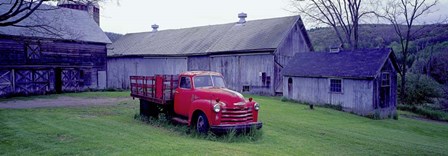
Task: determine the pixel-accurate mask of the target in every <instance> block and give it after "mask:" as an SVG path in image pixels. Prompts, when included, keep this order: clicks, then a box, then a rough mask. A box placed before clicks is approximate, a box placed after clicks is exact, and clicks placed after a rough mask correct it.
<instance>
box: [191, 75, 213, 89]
mask: <svg viewBox="0 0 448 156" xmlns="http://www.w3.org/2000/svg"><path fill="white" fill-rule="evenodd" d="M194 86H195V87H196V88H200V87H211V86H213V84H212V79H211V77H210V76H208V75H207V76H196V77H194Z"/></svg>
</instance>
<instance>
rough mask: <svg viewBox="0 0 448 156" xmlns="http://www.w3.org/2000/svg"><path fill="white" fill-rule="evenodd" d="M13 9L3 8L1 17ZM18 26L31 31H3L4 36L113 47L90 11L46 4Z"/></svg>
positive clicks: (10, 28)
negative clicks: (105, 44) (89, 43)
mask: <svg viewBox="0 0 448 156" xmlns="http://www.w3.org/2000/svg"><path fill="white" fill-rule="evenodd" d="M12 5H13V4H2V5H0V14H3V13H6V12H7V11H8V10H9V9H10V8H11V6H12ZM34 5H35V4H34ZM25 13H26V11H25V12H22V13H21V14H19V15H17V16H15V17H13V19H11V20H14V19H17V18H19V17H22V16H21V15H23V14H25ZM18 25H21V26H31V27H16V26H6V27H0V35H6V36H25V37H37V38H50V39H60V40H71V41H82V42H96V43H111V41H110V40H109V38H108V37H107V36H106V34H105V33H104V32H103V31H102V30H101V28H100V27H99V26H98V24H97V23H95V21H94V20H93V18H92V17H91V16H90V15H89V14H88V13H87V12H86V11H80V10H74V9H67V8H60V7H56V6H50V5H45V4H42V5H41V6H39V8H38V10H36V11H35V12H33V14H31V15H30V16H29V17H28V18H26V19H24V20H23V21H21V22H19V23H18ZM37 26H39V27H37ZM40 26H42V27H40ZM45 29H48V30H50V31H47V30H45Z"/></svg>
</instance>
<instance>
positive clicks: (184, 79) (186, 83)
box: [180, 77, 191, 89]
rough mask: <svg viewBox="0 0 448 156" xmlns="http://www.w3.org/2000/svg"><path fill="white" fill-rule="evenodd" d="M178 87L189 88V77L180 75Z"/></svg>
mask: <svg viewBox="0 0 448 156" xmlns="http://www.w3.org/2000/svg"><path fill="white" fill-rule="evenodd" d="M180 88H186V89H190V88H191V81H190V78H189V77H181V78H180Z"/></svg>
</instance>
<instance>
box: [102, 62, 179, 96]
mask: <svg viewBox="0 0 448 156" xmlns="http://www.w3.org/2000/svg"><path fill="white" fill-rule="evenodd" d="M184 71H187V58H186V57H150V58H113V57H110V58H108V61H107V79H108V80H107V87H108V88H122V89H129V85H130V82H129V76H135V75H139V76H153V75H157V74H167V75H177V74H179V73H181V72H184Z"/></svg>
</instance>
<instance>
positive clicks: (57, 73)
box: [54, 68, 62, 93]
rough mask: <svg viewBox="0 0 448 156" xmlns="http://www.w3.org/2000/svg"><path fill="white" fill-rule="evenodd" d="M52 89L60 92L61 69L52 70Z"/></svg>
mask: <svg viewBox="0 0 448 156" xmlns="http://www.w3.org/2000/svg"><path fill="white" fill-rule="evenodd" d="M54 89H55V90H56V93H62V69H61V68H56V69H55V70H54Z"/></svg>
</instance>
